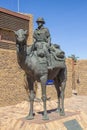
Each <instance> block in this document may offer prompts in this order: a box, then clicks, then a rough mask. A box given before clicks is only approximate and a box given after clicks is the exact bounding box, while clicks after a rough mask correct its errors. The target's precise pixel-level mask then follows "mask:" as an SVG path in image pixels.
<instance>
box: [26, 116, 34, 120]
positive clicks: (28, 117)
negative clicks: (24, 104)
mask: <svg viewBox="0 0 87 130" xmlns="http://www.w3.org/2000/svg"><path fill="white" fill-rule="evenodd" d="M25 119H26V120H33V119H34V116H26V117H25Z"/></svg>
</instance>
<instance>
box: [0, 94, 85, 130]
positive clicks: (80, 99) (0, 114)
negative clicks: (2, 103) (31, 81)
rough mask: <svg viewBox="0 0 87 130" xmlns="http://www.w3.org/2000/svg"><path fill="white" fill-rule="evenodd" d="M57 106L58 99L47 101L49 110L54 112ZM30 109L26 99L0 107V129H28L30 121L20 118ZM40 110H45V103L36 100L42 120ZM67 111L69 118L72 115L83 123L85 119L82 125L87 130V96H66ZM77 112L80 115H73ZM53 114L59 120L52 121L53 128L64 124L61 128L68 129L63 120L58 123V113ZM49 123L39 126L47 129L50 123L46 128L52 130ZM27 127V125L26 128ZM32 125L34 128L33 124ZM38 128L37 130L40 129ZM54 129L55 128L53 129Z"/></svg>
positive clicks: (62, 129) (36, 112)
mask: <svg viewBox="0 0 87 130" xmlns="http://www.w3.org/2000/svg"><path fill="white" fill-rule="evenodd" d="M56 107H57V100H52V101H51V100H49V101H47V109H48V110H52V111H53V113H54V110H55V109H56ZM28 111H29V103H28V102H26V101H23V102H21V103H20V104H17V105H12V106H6V107H0V130H15V129H16V130H19V128H20V130H22V127H23V130H27V128H28V125H29V124H30V122H28V125H27V123H26V122H25V123H24V121H21V120H20V119H23V118H24V117H25V116H26V115H27V114H28ZM40 111H43V103H42V102H35V103H34V112H35V115H36V116H37V117H40V118H38V120H39V119H40V120H41V118H42V115H41V114H39V113H38V112H40ZM65 111H66V114H67V116H68V118H67V120H68V119H72V118H71V117H73V118H76V119H77V120H78V121H80V123H81V120H84V122H83V124H82V127H83V128H85V129H84V130H87V129H86V128H87V120H86V119H87V96H75V95H73V96H72V97H71V98H66V99H65ZM67 111H68V112H72V113H67ZM73 112H74V113H73ZM81 112H83V114H82V115H81ZM53 113H52V114H53ZM76 113H79V114H78V116H73V114H74V115H76ZM70 115H71V116H70ZM49 116H50V117H52V115H51V114H49ZM53 116H54V117H52V118H53V120H54V118H56V120H57V121H56V120H55V121H56V122H54V123H53V122H52V121H51V122H52V124H50V123H49V124H50V125H52V127H53V128H54V127H55V125H56V127H57V128H58V125H60V126H62V128H61V129H60V130H66V129H65V127H64V126H63V124H62V123H61V122H60V123H59V124H58V121H59V119H57V117H56V115H55V114H53ZM19 120H20V121H19ZM85 121H86V122H85ZM42 123H43V122H42ZM31 124H32V122H31ZM49 124H45V126H43V129H42V128H41V129H40V127H41V126H38V128H39V129H40V130H45V128H44V127H46V125H48V126H47V129H46V130H51V129H50V128H49ZM11 125H12V126H14V128H15V129H13V127H11ZM53 125H54V126H53ZM8 126H9V127H8ZM60 126H59V128H60ZM10 127H11V128H10ZM25 127H26V129H25ZM31 127H32V129H33V125H32V126H31ZM35 127H37V126H35ZM29 128H30V127H29ZM38 128H37V129H35V130H39V129H38ZM32 129H30V130H32ZM52 130H55V129H52ZM56 130H59V129H56Z"/></svg>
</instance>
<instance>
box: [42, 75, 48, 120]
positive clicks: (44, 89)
mask: <svg viewBox="0 0 87 130" xmlns="http://www.w3.org/2000/svg"><path fill="white" fill-rule="evenodd" d="M40 80H41V87H42V101H43V105H44V106H43V107H44V113H43V120H49V117H48V115H47V108H46V100H47V97H46V81H47V74H46V75H44V76H42V77H41V78H40Z"/></svg>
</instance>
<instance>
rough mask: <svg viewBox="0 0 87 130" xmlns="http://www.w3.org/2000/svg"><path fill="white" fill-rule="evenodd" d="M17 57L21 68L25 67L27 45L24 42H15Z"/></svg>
mask: <svg viewBox="0 0 87 130" xmlns="http://www.w3.org/2000/svg"><path fill="white" fill-rule="evenodd" d="M16 46H17V58H18V63H19V65H20V66H21V68H24V67H25V59H26V53H27V52H26V51H27V46H26V44H24V45H22V44H17V45H16Z"/></svg>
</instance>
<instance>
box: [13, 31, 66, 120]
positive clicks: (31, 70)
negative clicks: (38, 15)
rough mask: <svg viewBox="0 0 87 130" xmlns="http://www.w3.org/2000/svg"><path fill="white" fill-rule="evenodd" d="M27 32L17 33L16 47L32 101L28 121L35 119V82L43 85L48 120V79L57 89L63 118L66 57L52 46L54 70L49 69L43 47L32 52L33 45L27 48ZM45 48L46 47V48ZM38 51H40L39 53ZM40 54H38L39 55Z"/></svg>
mask: <svg viewBox="0 0 87 130" xmlns="http://www.w3.org/2000/svg"><path fill="white" fill-rule="evenodd" d="M27 35H28V34H27V31H25V30H23V29H19V30H18V31H15V36H16V47H17V60H18V64H19V65H20V67H21V68H22V69H23V70H24V71H25V73H26V77H27V82H28V87H29V92H30V95H29V101H30V111H29V114H28V116H27V117H26V119H27V120H31V119H34V115H33V103H34V98H35V93H34V87H33V84H34V82H35V81H38V82H40V83H41V88H42V101H43V107H44V112H43V118H42V119H43V120H48V119H49V117H48V114H47V108H46V100H47V96H46V83H47V80H48V79H52V80H54V84H55V88H56V91H57V96H58V107H57V110H56V111H57V112H59V113H60V115H61V116H64V115H65V112H64V91H65V86H66V65H65V55H64V52H63V51H62V50H61V49H58V46H57V45H56V44H55V45H51V47H50V56H51V59H52V60H51V64H52V66H53V69H51V70H50V69H48V66H47V59H46V57H45V56H44V51H43V47H44V44H43V47H40V46H39V45H38V48H37V49H36V50H34V51H32V45H31V46H27ZM44 48H45V47H44ZM37 50H38V51H37ZM37 52H38V53H37Z"/></svg>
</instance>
